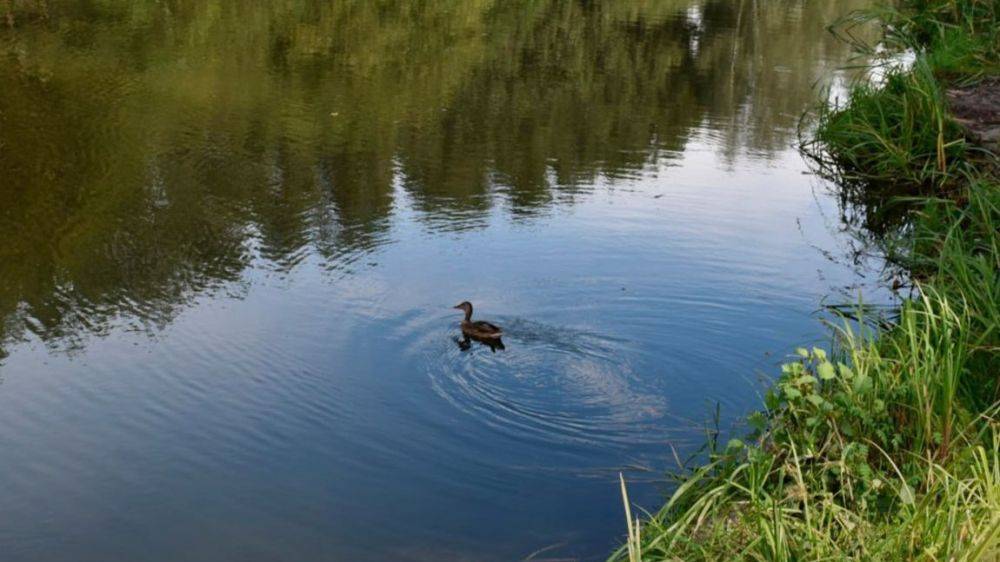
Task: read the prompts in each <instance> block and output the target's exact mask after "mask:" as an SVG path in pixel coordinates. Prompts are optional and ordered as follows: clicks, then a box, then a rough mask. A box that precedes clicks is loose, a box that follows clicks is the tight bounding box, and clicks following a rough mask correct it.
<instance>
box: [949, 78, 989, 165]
mask: <svg viewBox="0 0 1000 562" xmlns="http://www.w3.org/2000/svg"><path fill="white" fill-rule="evenodd" d="M948 105H949V107H950V109H951V113H952V115H953V116H954V117H955V121H957V122H958V123H959V124H960V125H962V126H963V127H965V130H966V131H967V133H968V137H969V140H972V141H973V142H976V143H978V144H981V145H983V146H985V147H986V148H989V149H990V150H993V151H994V152H996V151H997V150H998V149H1000V76H998V77H991V78H987V79H986V80H983V81H982V82H980V83H978V84H975V85H972V86H967V87H963V88H952V89H949V90H948Z"/></svg>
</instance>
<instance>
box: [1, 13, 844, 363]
mask: <svg viewBox="0 0 1000 562" xmlns="http://www.w3.org/2000/svg"><path fill="white" fill-rule="evenodd" d="M12 5H13V6H14V7H15V10H18V11H16V12H15V13H14V14H13V17H12V18H11V19H12V21H13V22H14V26H13V27H12V28H9V29H3V30H2V31H0V83H2V84H3V94H2V95H0V240H2V241H3V242H2V244H0V318H2V319H3V321H2V323H0V342H8V343H9V342H10V341H11V340H12V339H18V338H20V337H23V336H24V335H25V334H26V332H27V331H30V332H32V333H34V334H36V335H37V336H39V337H41V338H42V339H43V340H45V341H48V342H64V341H66V340H72V339H73V336H74V335H75V334H78V333H82V332H86V333H91V332H98V333H100V332H101V331H103V330H106V329H107V326H108V324H109V321H110V319H113V318H115V317H120V316H126V317H129V318H133V319H136V321H138V322H139V323H142V324H150V325H162V324H164V323H166V322H169V320H170V319H171V318H172V317H173V316H174V315H175V314H176V312H177V311H178V310H180V309H181V308H182V307H183V306H185V304H186V303H187V302H188V301H189V300H190V299H191V298H193V296H194V295H197V294H200V293H202V292H203V291H205V290H209V289H211V288H213V287H219V286H224V285H227V284H231V283H232V282H234V281H237V280H239V279H241V277H242V274H243V272H244V271H245V270H246V269H247V268H248V267H250V266H251V264H252V263H253V262H254V260H255V259H257V258H258V257H260V258H263V260H264V263H267V264H269V266H270V267H276V268H279V269H286V270H287V269H290V268H292V267H294V265H295V264H296V263H298V262H299V261H301V260H302V259H303V257H304V256H305V255H307V254H312V255H317V256H320V257H321V259H323V260H324V261H325V263H327V264H328V265H329V267H330V268H331V269H341V270H349V269H350V267H351V263H353V262H354V260H356V259H358V256H362V255H364V254H365V252H367V251H369V250H371V249H373V248H375V247H377V246H378V245H379V244H381V243H382V242H384V241H385V239H386V237H387V236H388V234H387V231H388V228H389V227H390V225H391V223H392V214H393V210H394V204H395V203H396V199H397V194H398V193H400V191H398V190H402V192H403V193H406V194H407V196H408V200H409V201H410V204H412V205H413V208H414V209H416V211H417V212H418V215H419V216H420V217H421V220H429V221H430V220H433V221H435V224H437V225H439V227H441V228H456V229H457V228H475V227H477V226H478V225H480V224H481V223H482V221H484V220H485V219H486V218H487V217H488V216H489V214H490V213H491V212H492V210H493V208H494V206H495V205H496V204H497V201H498V200H503V201H504V203H505V205H506V206H508V207H509V208H510V209H511V211H512V216H514V217H520V216H530V215H532V214H535V213H537V212H539V211H541V210H544V209H546V208H548V207H550V206H552V205H556V204H572V201H573V200H574V198H575V197H577V196H579V194H581V193H585V192H586V190H587V189H588V188H589V186H590V185H591V184H592V183H593V182H594V181H595V180H596V179H597V178H606V179H609V180H611V181H614V180H616V179H619V178H628V177H634V176H636V175H638V174H641V173H643V170H645V169H648V168H649V167H651V166H653V165H654V164H656V163H662V162H664V161H669V160H670V159H680V155H681V152H682V151H683V150H684V148H685V146H687V144H688V143H689V142H690V140H691V138H692V136H693V135H694V134H695V133H696V132H699V131H700V132H704V131H706V130H707V131H709V132H710V133H711V135H712V139H713V141H712V142H713V144H714V145H715V146H716V147H717V148H718V152H719V160H720V165H722V166H724V165H727V163H731V162H732V161H733V160H734V158H736V156H737V155H738V154H740V153H744V152H754V153H759V154H763V155H764V156H765V157H766V156H767V155H768V154H774V153H775V152H777V151H780V150H784V149H785V148H786V147H787V146H788V144H789V143H790V142H791V141H792V140H793V137H794V129H795V124H796V121H797V119H798V117H799V115H800V113H801V112H802V111H803V110H804V109H805V108H806V107H807V105H808V104H810V103H811V102H812V101H813V100H814V99H815V95H816V90H815V88H814V84H815V81H816V79H817V77H818V76H820V74H821V71H822V70H823V64H822V62H823V61H834V64H836V63H839V62H841V61H843V59H844V56H845V53H844V49H845V47H844V46H842V45H840V44H838V43H836V42H835V41H833V40H832V39H830V38H828V37H826V36H825V35H824V34H823V32H822V25H823V24H824V23H826V22H829V21H831V20H832V19H833V18H834V17H835V16H836V15H839V14H842V13H844V11H845V9H846V8H845V6H844V5H842V4H839V3H828V2H816V1H795V0H785V1H776V2H755V1H750V0H747V1H739V0H719V1H706V2H689V1H680V0H670V1H666V0H665V1H648V2H647V1H632V2H611V3H597V2H559V1H541V0H538V1H514V2H501V1H488V0H454V1H446V0H442V1H424V2H407V1H388V0H386V1H377V2H373V1H370V0H358V1H347V2H336V3H327V2H318V1H305V0H286V1H278V2H271V1H268V2H262V1H261V2H255V1H241V2H221V1H209V2H200V1H199V2H195V1H185V0H174V1H166V2H124V1H112V0H105V1H94V0H90V1H75V2H63V3H60V5H58V6H55V5H48V4H47V3H45V2H40V1H35V2H26V1H25V2H14V3H13V4H12ZM0 353H2V352H0Z"/></svg>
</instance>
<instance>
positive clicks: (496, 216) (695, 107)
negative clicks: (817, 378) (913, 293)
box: [0, 0, 858, 562]
mask: <svg viewBox="0 0 1000 562" xmlns="http://www.w3.org/2000/svg"><path fill="white" fill-rule="evenodd" d="M14 5H16V6H22V7H24V6H26V7H25V8H24V10H25V12H24V13H23V14H18V17H17V18H16V20H15V27H14V28H13V29H7V28H3V29H2V30H0V85H2V86H0V87H2V92H0V357H2V359H0V379H2V380H0V552H2V556H0V558H2V559H3V560H4V561H8V562H10V561H20V560H25V561H26V560H34V561H47V560H67V561H68V560H74V561H76V560H164V561H168V560H198V561H201V560H204V561H220V560H239V561H251V560H296V561H297V560H319V559H328V560H452V559H466V560H513V559H518V558H522V557H525V556H528V555H530V554H531V553H532V552H533V551H536V550H538V549H543V548H545V547H548V546H551V547H552V548H550V549H548V550H545V551H544V552H543V553H541V554H538V555H537V558H546V557H550V558H554V557H563V558H581V559H594V558H601V557H603V556H604V555H606V554H607V553H608V552H609V551H610V549H611V548H613V547H614V546H615V545H616V544H617V541H618V540H619V538H620V537H621V535H622V534H623V532H624V518H623V516H622V514H621V501H620V499H619V497H618V488H617V473H618V471H619V470H620V469H621V468H622V467H632V468H636V467H646V468H649V469H651V470H652V472H648V473H646V472H640V471H635V470H633V471H631V472H629V477H630V478H631V479H633V481H634V484H633V487H632V495H633V499H634V500H636V501H637V502H638V503H640V504H643V505H646V506H649V507H651V508H652V507H656V506H657V505H658V503H659V501H660V497H661V495H660V494H662V493H663V491H664V487H663V486H662V485H657V484H654V483H647V484H641V483H640V482H639V481H641V480H648V479H653V478H656V477H658V475H659V474H661V471H662V470H663V469H664V468H667V467H669V466H670V465H671V463H672V461H671V460H670V459H671V458H672V455H671V453H670V452H669V451H670V448H669V445H673V446H674V447H676V449H677V450H678V452H679V454H681V455H685V454H689V453H691V452H692V451H694V449H695V448H696V447H697V446H698V445H699V444H700V443H701V441H702V439H703V434H702V432H701V429H700V427H701V424H702V423H703V422H705V421H707V420H708V419H709V418H710V417H711V414H712V412H713V410H714V406H715V404H716V403H719V404H720V405H721V411H722V413H723V418H724V419H723V425H726V423H727V422H728V421H729V420H733V419H735V418H736V417H738V416H739V415H741V414H743V413H744V412H746V411H747V410H749V409H751V408H753V407H755V406H757V404H758V403H759V402H758V400H759V398H758V392H759V391H760V389H761V381H760V380H759V374H760V373H768V374H770V373H773V372H775V369H774V364H775V363H776V362H778V361H779V360H780V357H781V356H782V355H783V354H785V353H787V352H789V350H790V348H791V347H792V346H794V345H796V344H801V343H809V342H814V341H817V340H821V338H822V334H823V331H822V328H821V326H820V324H819V323H818V322H817V320H816V317H815V315H814V312H815V311H816V309H817V307H818V304H819V302H820V299H821V298H822V297H823V296H825V295H830V294H841V293H842V292H844V291H845V287H848V288H849V287H851V286H853V285H854V284H855V283H856V282H857V281H858V278H857V272H856V271H854V270H853V268H851V267H848V266H846V265H843V264H841V263H839V262H838V261H831V260H830V259H829V254H833V255H837V254H838V252H841V251H842V250H843V246H844V241H843V238H844V237H843V236H841V235H838V233H837V231H838V228H839V223H838V209H837V204H836V202H835V201H834V200H833V199H832V198H831V197H830V196H828V195H827V194H826V192H825V190H824V188H823V186H822V185H820V184H819V183H818V181H817V180H816V179H815V178H814V177H812V176H810V175H807V174H804V173H803V171H805V169H806V166H805V164H804V163H803V161H802V159H801V157H800V156H799V155H798V154H797V153H796V152H795V150H793V148H792V145H793V143H794V142H795V139H796V127H797V124H798V119H799V117H800V115H801V113H802V112H803V111H804V110H805V109H806V108H807V107H808V106H809V104H811V103H812V102H813V101H814V100H815V99H816V98H817V95H818V93H817V91H818V90H817V87H816V84H817V81H820V83H829V82H830V80H836V79H837V78H836V75H837V73H836V72H834V69H835V68H836V67H837V66H839V65H842V64H844V63H845V62H846V60H847V57H848V53H847V51H846V48H845V47H844V46H843V45H840V44H838V43H836V42H835V41H834V40H833V39H832V38H830V37H828V35H827V34H826V33H825V32H824V30H823V28H824V26H825V25H826V24H828V23H830V22H831V21H832V20H833V19H834V17H835V16H838V15H841V14H843V13H845V12H846V11H847V10H848V9H849V8H851V7H852V5H851V3H850V2H839V3H837V2H821V1H819V0H808V1H807V0H802V1H795V0H772V1H754V0H746V1H743V0H718V1H682V0H663V1H660V2H644V1H620V2H609V3H601V2H561V1H546V0H535V1H520V0H518V1H503V2H501V1H487V0H476V1H471V0H455V1H431V0H427V1H423V2H405V1H398V2H397V1H391V0H380V1H369V0H358V1H338V2H313V1H308V0H280V1H263V0H259V1H255V0H235V1H223V0H217V1H193V0H192V1H188V0H167V1H161V2H145V1H141V2H128V1H124V0H121V1H115V0H103V1H83V0H79V1H70V0H67V1H64V2H55V1H50V2H49V3H48V4H46V3H44V2H40V1H39V2H21V3H18V2H15V3H14ZM846 291H847V292H849V289H846ZM462 300H470V301H472V302H473V303H474V304H475V305H476V306H477V315H479V314H481V315H482V317H483V318H488V319H490V320H493V321H495V322H497V323H499V324H501V325H503V326H504V327H505V328H506V330H507V333H508V335H507V336H506V338H505V343H506V346H507V349H506V351H498V352H497V353H491V352H490V350H489V349H488V348H486V347H483V346H478V345H477V346H474V347H473V348H472V349H471V350H469V351H462V350H461V349H460V348H459V346H458V345H457V344H456V337H457V336H458V330H457V325H458V320H459V319H460V314H459V313H458V312H457V311H455V310H452V309H451V308H450V307H451V306H453V305H455V304H456V303H458V302H459V301H462Z"/></svg>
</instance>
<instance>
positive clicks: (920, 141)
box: [808, 58, 970, 194]
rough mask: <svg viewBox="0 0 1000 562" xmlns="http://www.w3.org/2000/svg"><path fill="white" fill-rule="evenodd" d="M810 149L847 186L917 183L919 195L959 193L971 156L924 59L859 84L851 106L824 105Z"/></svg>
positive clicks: (937, 83)
mask: <svg viewBox="0 0 1000 562" xmlns="http://www.w3.org/2000/svg"><path fill="white" fill-rule="evenodd" d="M808 148H809V154H810V155H811V156H813V157H814V159H816V160H817V161H818V162H819V163H820V164H821V165H822V166H823V168H824V170H825V171H829V172H830V174H829V175H832V176H834V177H835V178H836V179H838V180H839V181H840V182H842V183H844V184H847V185H852V184H856V183H863V184H864V185H862V186H861V187H860V189H871V187H872V185H873V184H874V185H875V186H876V187H878V188H882V189H884V188H886V187H895V186H900V185H903V186H912V187H914V188H916V193H920V194H931V193H935V192H936V193H941V192H942V191H947V190H950V189H953V188H954V184H955V180H956V178H959V177H960V176H961V175H962V174H963V173H965V172H966V171H967V169H968V165H969V158H968V157H969V151H970V148H969V147H968V146H967V145H966V142H965V139H964V137H963V134H962V130H961V128H960V127H959V126H958V125H957V124H955V123H954V122H953V121H952V120H951V119H950V118H949V117H948V115H947V109H946V104H945V99H944V93H943V92H942V87H941V84H940V83H939V82H938V80H937V79H936V78H935V76H934V73H933V72H932V70H931V68H930V66H929V65H928V64H927V62H926V60H925V59H922V58H921V59H918V60H917V62H915V63H914V65H913V68H912V69H903V68H900V67H895V68H891V69H889V70H887V71H886V74H885V77H884V81H883V83H881V84H871V83H867V82H866V83H862V84H858V85H856V86H855V87H854V89H853V90H852V91H851V95H850V98H849V103H848V105H847V106H846V107H829V106H825V105H824V106H823V107H822V108H821V109H820V110H819V126H818V128H817V132H816V136H815V139H814V140H813V141H812V142H810V143H809V145H808Z"/></svg>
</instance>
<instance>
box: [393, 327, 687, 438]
mask: <svg viewBox="0 0 1000 562" xmlns="http://www.w3.org/2000/svg"><path fill="white" fill-rule="evenodd" d="M496 320H497V322H498V323H501V324H502V325H503V326H504V333H505V335H504V338H503V339H504V343H505V345H506V349H505V350H498V351H496V352H492V351H491V349H490V348H489V347H487V346H485V345H481V344H476V343H473V346H472V348H471V349H468V350H463V349H461V347H460V346H459V345H458V341H459V336H460V334H459V333H458V330H457V329H456V328H454V323H453V322H452V323H450V325H451V326H452V327H451V328H438V329H426V327H424V328H425V329H423V330H417V327H416V326H412V325H411V326H408V327H407V331H410V330H412V331H413V332H417V333H419V332H422V333H423V334H424V335H423V336H422V337H420V338H419V339H418V340H416V341H415V342H414V348H415V349H413V351H414V353H418V354H419V355H420V356H421V363H422V364H423V366H424V368H425V369H426V373H427V375H428V377H429V378H430V381H431V385H432V387H433V389H434V391H435V392H436V393H437V394H439V395H440V396H441V397H443V398H444V399H445V400H447V401H448V402H449V403H450V404H451V405H453V406H454V407H455V408H457V409H459V410H461V411H463V412H465V413H466V414H468V415H470V416H472V417H474V418H476V419H477V420H479V421H481V422H483V423H486V424H488V425H490V426H492V427H494V428H497V429H499V430H501V431H505V432H509V433H511V434H514V435H516V436H518V437H522V438H535V439H541V440H544V441H545V442H551V443H569V442H576V443H588V444H619V445H630V446H634V445H635V444H637V443H651V442H663V441H666V438H667V424H666V423H664V421H665V418H666V417H667V415H668V413H667V400H666V397H665V395H664V392H663V387H662V386H661V385H659V384H657V383H658V382H659V380H658V377H642V376H640V374H639V373H636V372H635V371H634V369H633V368H632V365H631V363H630V362H629V360H628V358H629V357H635V356H636V354H637V353H636V350H634V349H631V348H630V347H629V345H628V342H626V341H623V340H618V339H614V338H611V337H608V336H603V335H601V334H597V333H593V332H588V331H584V330H576V329H570V328H566V327H558V328H556V327H554V326H549V325H546V324H543V323H538V322H530V321H527V320H522V319H518V318H502V317H498V318H497V319H496ZM435 323H436V324H437V325H438V326H442V325H444V326H447V325H449V323H447V322H444V323H442V322H435Z"/></svg>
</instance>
